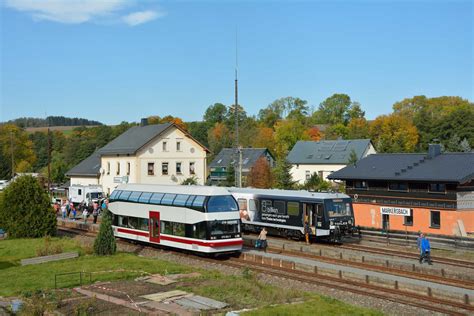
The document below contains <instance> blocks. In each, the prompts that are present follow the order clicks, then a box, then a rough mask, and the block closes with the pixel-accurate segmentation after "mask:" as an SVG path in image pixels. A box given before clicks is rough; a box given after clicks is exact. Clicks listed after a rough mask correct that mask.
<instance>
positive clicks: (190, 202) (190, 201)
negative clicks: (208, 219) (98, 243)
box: [186, 195, 196, 207]
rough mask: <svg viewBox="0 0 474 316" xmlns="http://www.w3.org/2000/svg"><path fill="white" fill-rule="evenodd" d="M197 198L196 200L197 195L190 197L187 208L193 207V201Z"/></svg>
mask: <svg viewBox="0 0 474 316" xmlns="http://www.w3.org/2000/svg"><path fill="white" fill-rule="evenodd" d="M195 198H196V196H195V195H190V196H189V198H188V200H187V201H186V206H189V207H191V206H193V201H194V199H195Z"/></svg>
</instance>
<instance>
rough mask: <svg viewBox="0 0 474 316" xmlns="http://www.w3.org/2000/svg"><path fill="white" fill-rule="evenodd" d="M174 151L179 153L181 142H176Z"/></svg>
mask: <svg viewBox="0 0 474 316" xmlns="http://www.w3.org/2000/svg"><path fill="white" fill-rule="evenodd" d="M176 151H181V142H176Z"/></svg>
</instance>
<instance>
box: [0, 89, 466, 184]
mask: <svg viewBox="0 0 474 316" xmlns="http://www.w3.org/2000/svg"><path fill="white" fill-rule="evenodd" d="M311 108H312V107H310V106H309V105H308V102H307V101H306V100H303V99H301V98H298V97H282V98H279V99H277V100H275V101H273V102H272V103H270V104H268V105H267V106H264V107H262V108H261V109H260V110H259V111H258V113H257V115H248V113H247V112H246V111H245V108H244V107H243V106H242V105H239V106H238V111H237V112H238V114H237V115H238V121H239V140H240V141H239V143H240V145H241V146H243V147H254V148H268V149H269V150H270V151H271V152H272V153H273V154H274V156H275V157H276V159H277V168H275V170H274V172H273V174H272V175H271V179H272V181H273V185H274V186H277V187H280V188H291V187H293V183H292V182H291V179H289V178H288V172H289V169H288V164H287V163H286V161H285V157H286V155H287V153H288V151H289V150H291V148H292V147H293V146H294V144H295V143H296V142H297V141H299V140H315V141H317V140H321V139H367V138H370V139H371V140H372V142H373V143H374V145H375V147H376V149H377V150H378V152H382V153H383V152H386V153H390V152H426V150H427V148H428V144H429V143H433V142H437V143H440V144H442V146H443V148H444V150H445V151H471V148H472V147H473V146H474V124H472V122H474V104H473V103H471V102H470V101H468V100H466V99H462V98H460V97H455V96H443V97H436V98H428V97H425V96H415V97H412V98H407V99H403V100H401V101H399V102H396V103H395V104H394V105H393V112H392V113H388V114H386V115H380V116H378V117H377V118H375V120H373V121H368V120H367V119H366V118H365V111H364V110H363V106H362V105H361V104H360V103H359V102H357V101H354V100H352V99H351V98H350V96H348V95H347V94H341V93H338V94H334V95H332V96H329V97H328V98H326V99H325V100H324V101H323V102H321V103H320V104H319V106H318V107H317V108H316V109H315V110H314V111H312V110H311ZM235 112H236V111H235V109H234V106H233V105H231V106H228V105H225V104H222V103H214V104H212V105H210V106H208V107H207V109H206V110H205V112H204V113H203V118H202V120H201V121H193V122H184V121H183V120H182V119H181V118H178V117H174V116H171V115H167V116H164V117H160V116H150V117H148V121H149V124H160V123H166V122H173V123H175V124H177V125H179V126H180V127H181V128H182V129H184V130H187V131H188V132H189V133H190V134H191V135H192V136H193V137H194V138H195V139H197V140H198V141H199V142H201V143H202V144H203V145H204V146H206V147H207V148H209V149H210V151H211V154H210V156H209V159H212V158H213V155H215V154H217V153H219V151H220V150H221V149H222V148H225V147H231V146H233V145H234V142H235V140H234V124H235V115H236V114H235ZM58 118H61V117H58ZM48 119H49V118H47V119H44V121H46V120H48ZM64 119H65V118H64ZM21 120H23V119H18V120H14V121H16V122H17V123H18V122H21ZM61 120H62V119H60V120H59V121H61ZM67 120H68V119H66V120H64V124H66V123H65V122H66V121H67ZM69 120H74V119H69ZM68 122H70V121H68ZM89 122H90V123H95V124H97V123H98V124H100V123H99V122H94V121H89ZM77 123H78V122H73V123H71V124H77ZM136 124H137V123H134V122H132V123H129V122H122V123H121V124H119V125H116V126H113V127H111V126H105V125H99V126H95V127H89V128H86V127H84V126H82V127H77V128H74V129H73V130H72V132H71V133H69V134H67V135H65V134H64V133H61V132H59V131H54V132H50V137H51V170H52V180H53V182H62V181H64V180H65V177H64V173H65V172H66V171H67V170H69V168H71V167H73V166H74V165H76V164H77V163H79V162H80V161H81V160H83V159H85V158H86V157H88V156H89V155H90V154H92V153H93V152H94V151H95V150H97V149H99V148H101V147H102V146H104V145H105V144H107V143H108V142H110V141H111V140H112V139H114V138H115V137H117V136H118V135H120V134H121V133H123V132H124V131H126V130H127V129H128V128H130V127H132V126H135V125H136ZM28 126H30V125H29V123H28ZM12 152H13V156H14V162H13V163H14V170H15V171H16V172H43V173H44V172H45V171H46V166H47V159H48V135H47V133H46V132H43V131H39V132H35V133H30V134H28V133H27V132H26V131H25V129H24V128H22V127H21V126H18V125H17V124H2V125H0V177H1V178H7V179H8V178H9V177H10V175H11V170H12V160H11V156H12ZM262 172H263V174H266V171H265V170H254V173H255V174H256V175H260V174H262ZM258 177H259V176H257V177H254V178H253V179H252V180H251V181H256V180H257V178H258ZM265 179H267V180H265V181H264V182H265V183H262V184H259V185H261V186H267V185H268V183H266V182H268V181H269V180H268V179H270V176H268V178H267V176H265ZM314 180H315V181H314V182H315V183H317V181H316V180H317V179H314Z"/></svg>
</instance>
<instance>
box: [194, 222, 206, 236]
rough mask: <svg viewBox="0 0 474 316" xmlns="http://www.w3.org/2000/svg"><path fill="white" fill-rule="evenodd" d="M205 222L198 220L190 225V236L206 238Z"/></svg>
mask: <svg viewBox="0 0 474 316" xmlns="http://www.w3.org/2000/svg"><path fill="white" fill-rule="evenodd" d="M206 225H207V224H206V222H200V223H197V224H194V225H191V226H192V234H191V236H190V237H192V238H196V239H206V230H207V227H206Z"/></svg>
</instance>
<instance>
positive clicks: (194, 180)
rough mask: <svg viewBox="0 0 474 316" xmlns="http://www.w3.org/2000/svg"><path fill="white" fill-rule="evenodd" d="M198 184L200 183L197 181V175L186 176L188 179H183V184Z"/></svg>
mask: <svg viewBox="0 0 474 316" xmlns="http://www.w3.org/2000/svg"><path fill="white" fill-rule="evenodd" d="M197 184H198V182H197V178H196V177H195V176H192V177H189V178H186V179H184V180H183V182H181V185H197Z"/></svg>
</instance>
